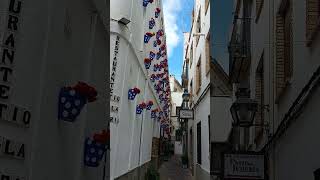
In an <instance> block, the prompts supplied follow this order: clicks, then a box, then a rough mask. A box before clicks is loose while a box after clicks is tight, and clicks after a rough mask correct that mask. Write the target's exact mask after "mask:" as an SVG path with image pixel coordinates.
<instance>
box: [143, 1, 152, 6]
mask: <svg viewBox="0 0 320 180" xmlns="http://www.w3.org/2000/svg"><path fill="white" fill-rule="evenodd" d="M149 3H153V0H143V3H142V5H143V6H144V7H147V6H148V4H149Z"/></svg>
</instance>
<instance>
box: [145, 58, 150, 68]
mask: <svg viewBox="0 0 320 180" xmlns="http://www.w3.org/2000/svg"><path fill="white" fill-rule="evenodd" d="M144 66H145V67H146V69H149V68H150V66H151V60H150V59H149V58H145V59H144Z"/></svg>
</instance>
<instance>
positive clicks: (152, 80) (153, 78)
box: [150, 74, 156, 82]
mask: <svg viewBox="0 0 320 180" xmlns="http://www.w3.org/2000/svg"><path fill="white" fill-rule="evenodd" d="M150 80H151V82H155V80H156V75H154V74H152V75H151V77H150Z"/></svg>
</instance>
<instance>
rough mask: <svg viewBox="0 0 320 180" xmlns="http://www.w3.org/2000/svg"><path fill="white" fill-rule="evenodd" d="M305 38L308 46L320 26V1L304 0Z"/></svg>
mask: <svg viewBox="0 0 320 180" xmlns="http://www.w3.org/2000/svg"><path fill="white" fill-rule="evenodd" d="M306 3H307V4H306V38H307V45H308V46H310V45H311V43H312V41H313V39H314V38H315V36H316V34H317V32H318V31H319V26H320V0H306Z"/></svg>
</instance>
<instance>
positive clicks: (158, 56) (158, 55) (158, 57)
mask: <svg viewBox="0 0 320 180" xmlns="http://www.w3.org/2000/svg"><path fill="white" fill-rule="evenodd" d="M160 58H161V53H160V52H157V56H156V59H157V60H159V59H160Z"/></svg>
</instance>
